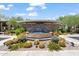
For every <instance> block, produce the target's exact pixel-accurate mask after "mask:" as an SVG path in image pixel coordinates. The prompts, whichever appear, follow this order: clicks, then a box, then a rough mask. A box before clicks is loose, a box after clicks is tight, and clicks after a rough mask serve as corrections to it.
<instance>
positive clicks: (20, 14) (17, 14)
mask: <svg viewBox="0 0 79 59" xmlns="http://www.w3.org/2000/svg"><path fill="white" fill-rule="evenodd" d="M25 15H26V14H25V13H16V15H15V16H25Z"/></svg>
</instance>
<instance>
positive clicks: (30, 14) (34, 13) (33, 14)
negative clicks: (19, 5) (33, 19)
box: [28, 12, 38, 16]
mask: <svg viewBox="0 0 79 59" xmlns="http://www.w3.org/2000/svg"><path fill="white" fill-rule="evenodd" d="M28 16H38V14H37V13H36V12H30V13H29V14H28Z"/></svg>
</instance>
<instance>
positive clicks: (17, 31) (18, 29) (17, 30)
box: [15, 28, 25, 35]
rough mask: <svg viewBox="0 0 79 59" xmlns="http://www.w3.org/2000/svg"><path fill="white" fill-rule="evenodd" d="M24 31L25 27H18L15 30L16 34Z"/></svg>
mask: <svg viewBox="0 0 79 59" xmlns="http://www.w3.org/2000/svg"><path fill="white" fill-rule="evenodd" d="M23 32H25V30H24V28H17V29H16V30H15V33H16V35H19V34H21V33H23Z"/></svg>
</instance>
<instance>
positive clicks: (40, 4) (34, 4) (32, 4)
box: [30, 3, 45, 6]
mask: <svg viewBox="0 0 79 59" xmlns="http://www.w3.org/2000/svg"><path fill="white" fill-rule="evenodd" d="M44 5H45V3H30V6H44Z"/></svg>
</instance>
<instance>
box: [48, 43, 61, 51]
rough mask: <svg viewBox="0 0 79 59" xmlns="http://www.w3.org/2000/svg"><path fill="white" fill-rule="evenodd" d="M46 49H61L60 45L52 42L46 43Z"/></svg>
mask: <svg viewBox="0 0 79 59" xmlns="http://www.w3.org/2000/svg"><path fill="white" fill-rule="evenodd" d="M48 49H49V50H50V51H53V50H55V51H58V50H61V47H60V46H59V45H58V44H56V43H54V42H52V43H49V44H48Z"/></svg>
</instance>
